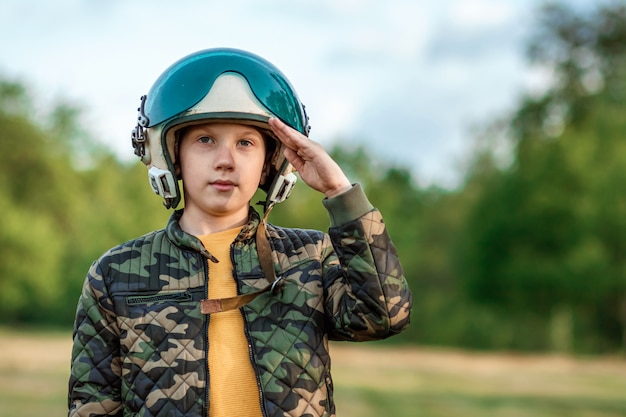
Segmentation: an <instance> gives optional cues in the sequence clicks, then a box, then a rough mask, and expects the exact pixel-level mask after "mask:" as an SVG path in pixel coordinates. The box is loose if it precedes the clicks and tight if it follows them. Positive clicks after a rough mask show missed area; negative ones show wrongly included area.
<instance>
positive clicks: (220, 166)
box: [214, 144, 235, 171]
mask: <svg viewBox="0 0 626 417" xmlns="http://www.w3.org/2000/svg"><path fill="white" fill-rule="evenodd" d="M234 166H235V159H234V158H233V150H232V149H231V148H230V147H229V146H227V145H226V144H222V145H220V146H219V147H218V149H217V154H216V156H215V161H214V168H215V169H217V170H225V171H230V170H232V169H233V168H234Z"/></svg>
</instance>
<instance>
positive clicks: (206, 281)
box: [204, 258, 211, 417]
mask: <svg viewBox="0 0 626 417" xmlns="http://www.w3.org/2000/svg"><path fill="white" fill-rule="evenodd" d="M204 293H205V295H206V298H207V299H208V298H209V260H208V259H206V258H205V259H204ZM209 320H211V316H210V315H209V314H206V315H205V316H204V352H205V356H204V357H205V363H204V370H205V371H206V380H205V383H204V404H205V406H204V409H205V413H206V417H209V407H210V405H211V404H210V398H209V384H210V381H211V372H210V371H209Z"/></svg>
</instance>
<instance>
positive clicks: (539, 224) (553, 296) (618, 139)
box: [463, 4, 626, 350]
mask: <svg viewBox="0 0 626 417" xmlns="http://www.w3.org/2000/svg"><path fill="white" fill-rule="evenodd" d="M625 46H626V9H625V8H624V6H623V5H620V4H615V5H612V6H610V7H600V8H598V9H596V11H595V12H594V13H591V14H577V13H575V12H573V11H572V10H570V9H569V8H567V7H565V6H561V5H549V6H546V7H545V8H544V9H543V11H542V14H541V19H540V26H539V30H538V36H537V38H536V39H535V40H534V41H533V42H531V44H530V47H529V51H530V57H531V58H532V59H533V60H534V61H533V62H535V63H536V64H538V65H542V66H544V67H546V68H550V69H551V70H552V71H553V73H554V82H553V84H552V87H551V88H550V89H549V90H548V91H547V92H546V93H545V94H544V95H543V96H541V97H527V98H525V99H524V100H523V101H522V102H521V103H520V106H519V108H518V109H517V111H516V112H515V113H514V114H513V115H512V116H511V118H510V119H509V122H508V124H507V129H508V130H507V132H508V133H509V137H510V140H511V141H512V142H511V144H512V146H511V147H512V148H513V158H512V163H511V164H510V165H509V166H507V167H505V168H504V169H501V170H497V171H495V174H494V175H492V176H491V177H490V178H489V179H488V180H485V181H483V182H482V184H483V188H482V191H481V194H480V197H479V198H478V199H477V201H476V204H475V205H474V207H473V209H472V211H471V213H470V215H469V216H468V219H467V223H466V227H465V231H464V235H465V245H464V253H465V256H464V263H463V265H464V267H466V271H467V279H466V288H467V290H468V294H469V295H470V296H471V297H472V298H473V299H474V300H477V301H479V302H482V303H487V304H490V305H494V306H498V307H499V308H500V309H505V310H506V311H507V312H508V313H509V314H510V315H511V317H520V316H527V317H535V319H530V320H528V322H533V323H535V324H536V322H537V320H536V319H537V318H541V317H548V318H551V319H547V320H543V321H541V320H538V321H539V322H542V326H541V327H540V328H538V329H537V331H536V332H535V336H534V337H535V339H536V340H535V341H534V342H532V343H531V346H532V347H535V348H549V347H553V348H564V349H568V348H571V347H573V348H577V349H593V350H603V349H615V348H618V347H620V346H621V347H622V348H625V347H626V188H625V187H624V186H623V184H624V180H625V179H626V142H625V141H624V140H623V136H624V132H626V123H625V119H626V118H624V109H625V104H626V47H625ZM471 175H474V173H471ZM563 326H565V327H567V328H565V329H564V328H563ZM559 335H560V336H559ZM574 336H577V337H574ZM580 336H582V337H580Z"/></svg>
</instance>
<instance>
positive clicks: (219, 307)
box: [200, 218, 279, 314]
mask: <svg viewBox="0 0 626 417" xmlns="http://www.w3.org/2000/svg"><path fill="white" fill-rule="evenodd" d="M256 248H257V252H258V255H259V262H260V264H261V270H262V271H263V274H264V275H265V278H266V279H267V281H268V282H269V284H268V285H267V286H266V287H265V288H263V289H262V290H259V291H257V292H254V293H251V294H242V295H237V296H235V297H228V298H213V299H204V300H201V301H200V312H201V313H202V314H213V313H219V312H221V311H229V310H235V309H238V308H240V307H243V306H245V305H246V304H248V303H249V302H251V301H252V300H254V299H255V298H257V297H258V296H259V295H261V294H264V293H266V292H268V291H272V292H274V290H275V289H276V284H277V283H278V282H279V281H277V280H276V273H275V271H274V262H273V261H272V249H271V248H270V242H269V239H268V237H267V234H266V230H265V218H264V219H263V220H262V221H261V222H260V224H259V228H258V229H257V233H256Z"/></svg>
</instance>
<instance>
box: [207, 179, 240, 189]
mask: <svg viewBox="0 0 626 417" xmlns="http://www.w3.org/2000/svg"><path fill="white" fill-rule="evenodd" d="M209 185H211V186H212V187H213V188H215V189H216V190H217V191H232V190H233V189H234V188H235V186H236V185H235V183H234V182H232V181H229V180H216V181H212V182H210V183H209Z"/></svg>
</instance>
